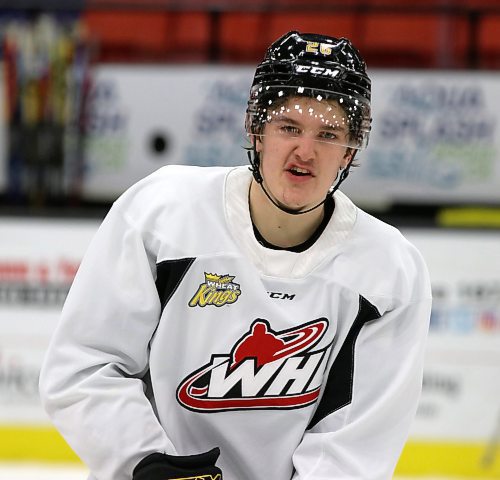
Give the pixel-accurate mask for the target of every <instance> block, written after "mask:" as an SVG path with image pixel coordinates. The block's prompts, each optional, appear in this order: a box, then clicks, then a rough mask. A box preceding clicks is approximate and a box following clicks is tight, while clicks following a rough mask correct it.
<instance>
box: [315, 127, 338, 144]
mask: <svg viewBox="0 0 500 480" xmlns="http://www.w3.org/2000/svg"><path fill="white" fill-rule="evenodd" d="M318 138H319V139H320V140H324V141H327V142H331V141H333V140H337V139H338V138H339V137H338V135H337V134H336V133H335V132H334V131H332V130H323V131H321V132H319V134H318Z"/></svg>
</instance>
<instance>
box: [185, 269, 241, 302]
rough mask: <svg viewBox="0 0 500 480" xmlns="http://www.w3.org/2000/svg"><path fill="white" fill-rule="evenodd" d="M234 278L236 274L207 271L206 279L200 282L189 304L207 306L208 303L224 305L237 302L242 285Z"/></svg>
mask: <svg viewBox="0 0 500 480" xmlns="http://www.w3.org/2000/svg"><path fill="white" fill-rule="evenodd" d="M233 280H234V275H227V274H226V275H217V274H214V273H207V272H205V281H204V282H203V283H201V284H200V286H199V287H198V290H197V291H196V293H195V294H194V295H193V297H192V298H191V300H189V303H188V305H189V306H190V307H206V306H207V305H213V306H215V307H222V306H223V305H230V304H232V303H234V302H236V300H238V298H239V296H240V295H241V287H240V285H239V284H238V283H236V282H233Z"/></svg>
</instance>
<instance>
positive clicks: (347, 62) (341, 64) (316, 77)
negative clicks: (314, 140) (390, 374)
mask: <svg viewBox="0 0 500 480" xmlns="http://www.w3.org/2000/svg"><path fill="white" fill-rule="evenodd" d="M292 96H293V97H309V98H313V99H317V100H321V101H326V102H328V101H331V100H335V101H337V102H338V104H339V105H340V106H341V107H342V110H343V111H344V113H345V116H344V117H343V118H342V119H339V118H336V119H334V120H333V119H330V120H331V121H332V122H336V123H337V124H338V123H343V124H344V125H345V126H346V127H347V129H348V131H349V142H348V144H347V145H346V146H348V147H352V148H355V149H362V148H365V147H366V146H367V144H368V137H369V133H370V128H371V127H370V125H371V113H370V98H371V81H370V78H369V77H368V75H367V74H366V65H365V62H364V60H363V58H362V57H361V55H360V54H359V52H358V50H357V49H356V48H355V47H354V46H353V45H352V43H351V42H350V41H349V40H348V39H346V38H335V37H328V36H325V35H318V34H312V33H303V34H302V33H299V32H296V31H292V32H288V33H287V34H285V35H283V36H282V37H281V38H279V39H278V40H276V41H275V42H274V43H273V44H272V45H271V46H270V47H269V48H268V50H267V52H266V54H265V57H264V60H263V61H262V62H261V63H260V64H259V65H258V66H257V69H256V72H255V76H254V79H253V83H252V87H251V90H250V98H249V100H248V106H247V115H246V121H245V127H246V131H247V133H248V134H250V135H256V134H257V135H259V134H262V133H263V128H264V126H265V124H266V123H268V122H270V121H271V120H272V119H273V118H274V117H273V115H277V114H278V113H279V108H278V107H280V105H283V101H284V99H286V98H289V97H292ZM330 120H328V121H330Z"/></svg>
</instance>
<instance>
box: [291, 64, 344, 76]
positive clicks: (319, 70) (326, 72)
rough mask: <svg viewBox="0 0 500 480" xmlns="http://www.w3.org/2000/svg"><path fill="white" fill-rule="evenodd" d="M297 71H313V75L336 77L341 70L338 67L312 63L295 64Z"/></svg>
mask: <svg viewBox="0 0 500 480" xmlns="http://www.w3.org/2000/svg"><path fill="white" fill-rule="evenodd" d="M295 71H296V72H297V73H312V74H313V75H322V76H324V77H330V78H335V77H336V76H337V75H338V74H339V73H340V71H339V70H337V69H333V70H332V69H331V68H323V67H315V66H312V65H295Z"/></svg>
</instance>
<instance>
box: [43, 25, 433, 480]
mask: <svg viewBox="0 0 500 480" xmlns="http://www.w3.org/2000/svg"><path fill="white" fill-rule="evenodd" d="M370 118H371V117H370V80H369V78H368V76H367V74H366V71H365V64H364V61H363V60H362V58H361V57H360V55H359V53H358V51H357V50H356V49H355V48H354V47H353V46H352V44H351V43H350V42H349V41H348V40H346V39H336V38H330V37H326V36H322V35H315V34H300V33H298V32H290V33H288V34H286V35H285V36H283V37H282V38H280V39H279V40H277V41H276V42H275V43H273V44H272V45H271V47H270V48H269V49H268V51H267V53H266V56H265V58H264V60H263V62H262V63H261V64H260V65H259V66H258V68H257V71H256V74H255V78H254V82H253V85H252V88H251V92H250V99H249V102H248V109H247V116H246V128H247V132H248V135H249V139H250V147H249V152H248V153H249V157H250V161H251V171H249V169H248V167H245V166H242V167H234V168H230V167H228V168H226V167H224V168H218V167H214V168H211V167H210V168H208V167H205V168H203V167H189V166H167V167H164V168H162V169H160V170H159V171H157V172H156V173H154V174H152V175H150V176H149V177H147V178H145V179H144V180H142V181H140V182H139V183H137V184H136V185H135V186H133V187H132V188H130V189H129V190H128V191H127V192H125V193H124V194H123V195H122V196H121V198H120V199H118V200H117V201H116V202H115V204H114V205H113V207H112V208H111V210H110V212H109V214H108V215H107V217H106V219H105V220H104V222H103V224H102V225H101V227H100V229H99V231H98V233H97V234H96V236H95V238H94V240H93V241H92V243H91V245H90V247H89V249H88V251H87V253H86V255H85V258H84V260H83V262H82V264H81V266H80V269H79V271H78V274H77V276H76V278H75V281H74V284H73V286H72V288H71V291H70V293H69V295H68V298H67V301H66V303H65V306H64V309H63V312H62V318H61V321H60V323H59V325H58V327H57V330H56V332H55V335H54V337H53V339H52V342H51V345H50V347H49V350H48V353H47V357H46V360H45V362H44V366H43V369H42V372H41V379H40V383H41V396H42V399H43V403H44V405H45V408H46V410H47V412H48V413H49V415H50V416H51V418H52V419H53V422H54V423H55V425H56V426H57V428H58V429H59V430H60V431H61V433H62V434H63V436H64V437H65V439H66V440H67V442H68V443H69V445H70V446H71V447H72V448H73V449H74V450H75V452H76V453H77V454H78V455H79V456H80V458H81V459H82V460H83V461H84V462H85V464H86V465H87V466H88V468H89V469H90V472H91V473H90V479H93V480H97V479H98V480H130V479H133V480H169V479H177V478H184V479H185V478H203V479H212V480H213V479H219V478H221V476H222V475H223V476H224V479H225V480H271V479H272V480H290V479H293V480H306V479H307V480H326V479H331V480H341V479H359V480H375V479H376V480H382V479H384V480H385V479H389V478H391V476H392V473H393V470H394V467H395V465H396V462H397V459H398V457H399V455H400V452H401V449H402V447H403V444H404V442H405V439H406V437H407V435H408V431H409V427H410V423H411V421H412V418H413V416H414V414H415V410H416V406H417V402H418V398H419V394H420V389H421V379H422V365H423V356H424V353H423V352H424V344H425V339H426V335H427V330H428V322H429V315H430V304H431V294H430V286H429V278H428V274H427V271H426V267H425V265H424V262H423V261H422V258H421V256H420V254H419V253H418V252H417V250H416V249H415V248H414V247H413V246H412V245H411V244H410V243H409V242H408V241H407V240H405V238H403V236H402V235H401V234H400V233H399V232H398V231H397V230H396V229H395V228H393V227H390V226H388V225H386V224H384V223H382V222H380V221H378V220H376V219H375V218H373V217H371V216H370V215H368V214H367V213H365V212H364V211H362V210H361V209H359V208H358V207H356V206H355V205H354V204H353V203H352V202H351V201H350V200H349V198H347V197H346V196H345V195H344V194H343V193H342V192H341V191H340V190H338V187H339V185H340V184H341V182H342V181H343V180H344V179H345V178H346V176H347V174H348V172H349V169H350V167H351V166H352V162H353V160H354V157H355V155H356V153H357V152H358V151H359V150H361V149H363V148H364V147H366V145H367V142H368V136H369V131H370Z"/></svg>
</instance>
